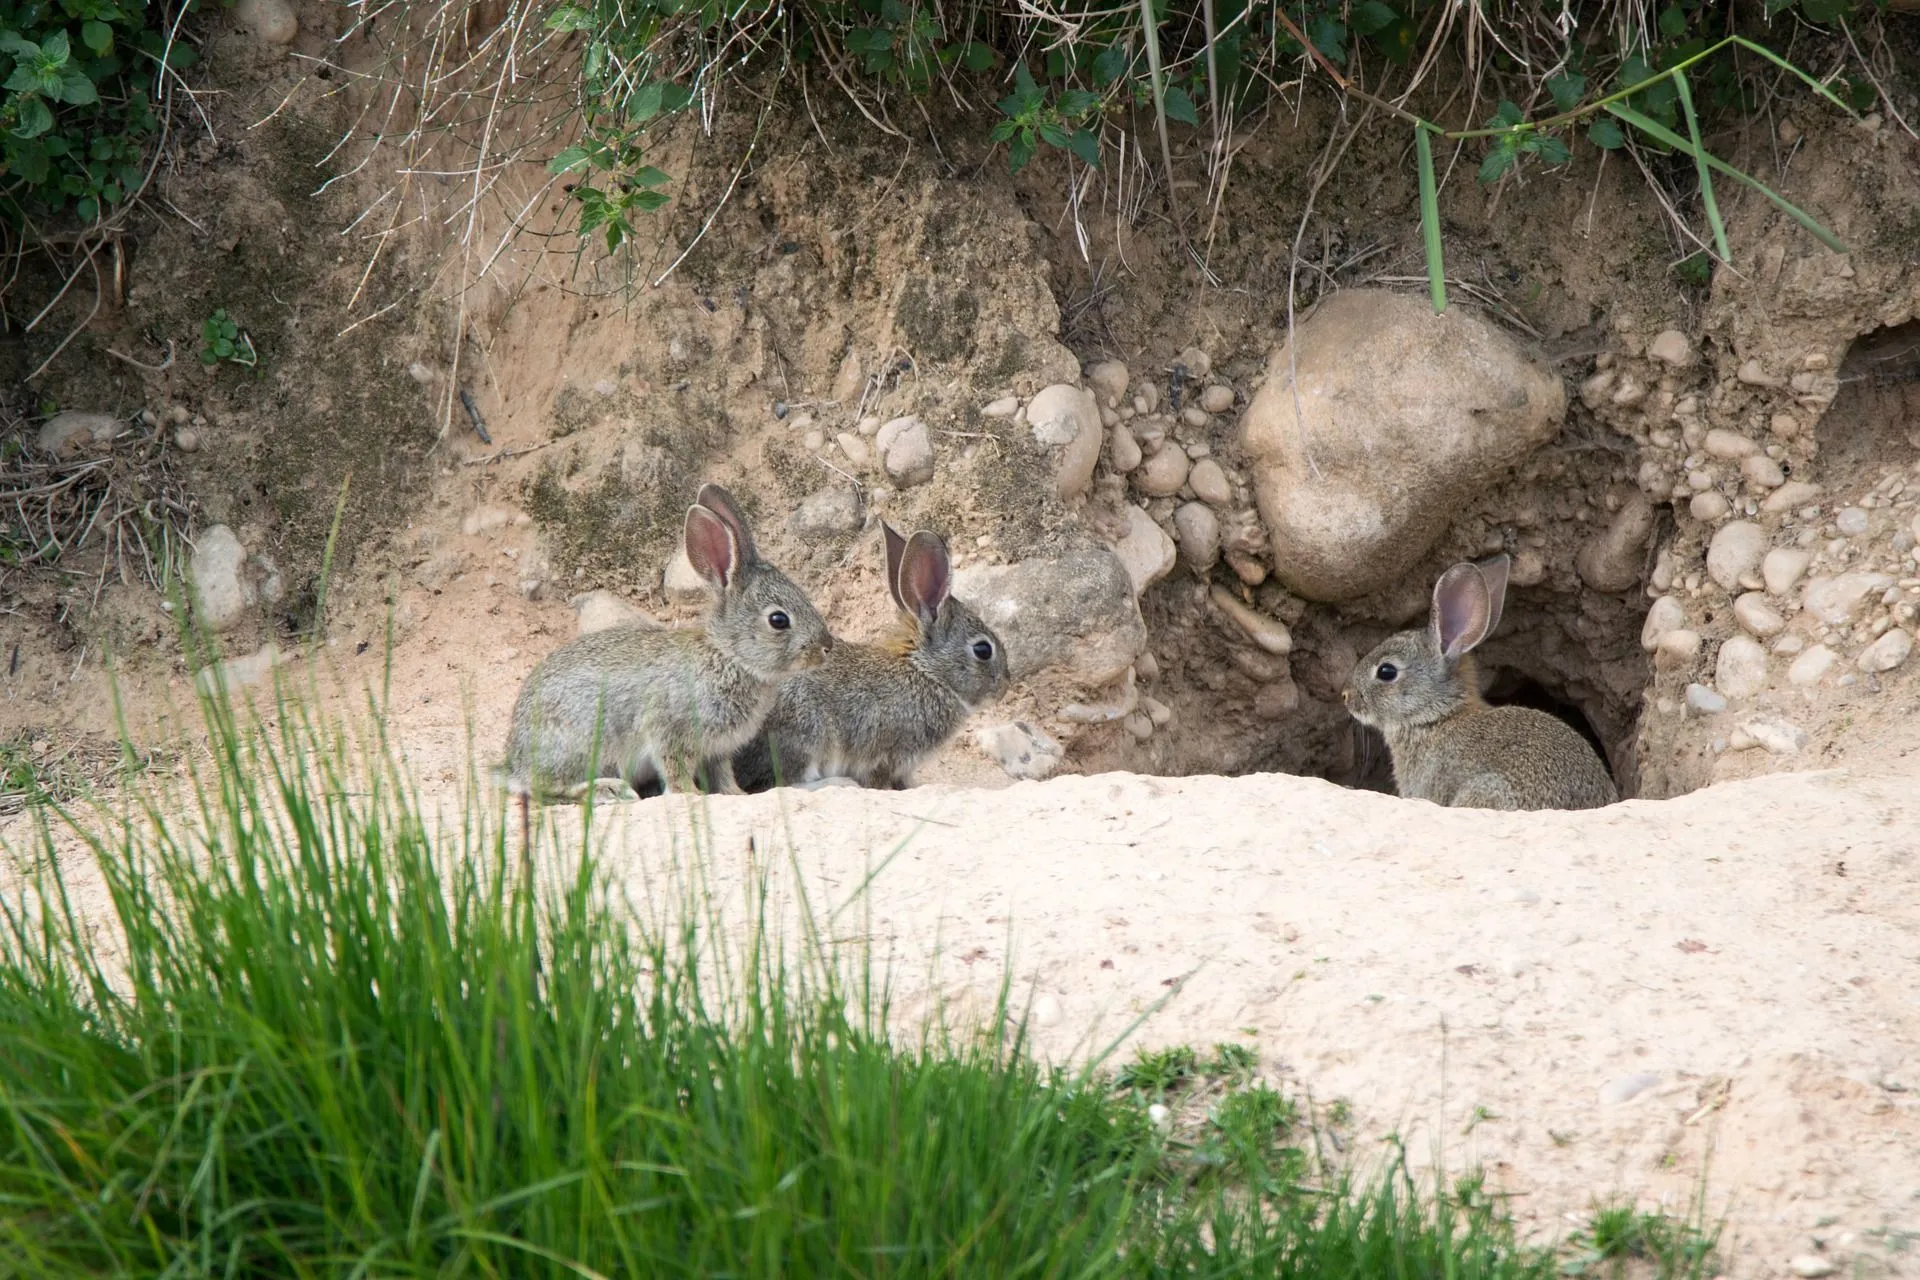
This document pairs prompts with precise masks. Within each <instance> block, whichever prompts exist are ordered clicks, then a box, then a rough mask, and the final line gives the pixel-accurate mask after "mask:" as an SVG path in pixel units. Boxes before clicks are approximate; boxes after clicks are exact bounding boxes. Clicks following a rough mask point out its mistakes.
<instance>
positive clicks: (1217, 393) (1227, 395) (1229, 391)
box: [1200, 382, 1233, 413]
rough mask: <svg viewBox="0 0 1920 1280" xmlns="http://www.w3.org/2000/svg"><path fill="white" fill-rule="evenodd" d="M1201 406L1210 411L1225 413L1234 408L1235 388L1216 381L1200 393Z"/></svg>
mask: <svg viewBox="0 0 1920 1280" xmlns="http://www.w3.org/2000/svg"><path fill="white" fill-rule="evenodd" d="M1200 407H1201V408H1202V409H1205V410H1206V411H1207V412H1208V413H1225V412H1226V411H1227V410H1229V409H1231V408H1233V388H1232V387H1230V386H1228V385H1227V384H1226V383H1224V382H1216V383H1214V384H1213V385H1212V386H1210V387H1208V388H1207V389H1206V390H1205V391H1202V392H1201V393H1200Z"/></svg>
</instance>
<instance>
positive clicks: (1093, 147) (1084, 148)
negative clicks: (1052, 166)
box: [1067, 129, 1100, 169]
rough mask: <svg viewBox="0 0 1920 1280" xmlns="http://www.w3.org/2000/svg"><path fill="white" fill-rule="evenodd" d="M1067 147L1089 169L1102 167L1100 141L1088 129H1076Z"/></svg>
mask: <svg viewBox="0 0 1920 1280" xmlns="http://www.w3.org/2000/svg"><path fill="white" fill-rule="evenodd" d="M1067 146H1068V147H1069V148H1070V149H1071V150H1072V151H1073V154H1075V155H1077V156H1079V157H1080V159H1081V160H1083V161H1084V162H1085V163H1086V165H1087V167H1088V168H1089V169H1098V168H1099V167H1100V139H1098V138H1096V137H1094V136H1093V133H1092V131H1090V130H1087V129H1075V130H1074V131H1073V136H1072V137H1070V138H1068V139H1067Z"/></svg>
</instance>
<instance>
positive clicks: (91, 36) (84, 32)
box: [80, 22, 113, 54]
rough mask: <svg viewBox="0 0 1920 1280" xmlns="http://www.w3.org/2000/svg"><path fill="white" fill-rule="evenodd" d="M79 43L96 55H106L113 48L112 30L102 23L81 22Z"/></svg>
mask: <svg viewBox="0 0 1920 1280" xmlns="http://www.w3.org/2000/svg"><path fill="white" fill-rule="evenodd" d="M80 41H81V43H82V44H84V45H86V46H87V48H89V49H91V50H93V51H94V52H95V53H97V54H103V53H106V52H107V51H108V50H109V49H111V48H113V28H112V27H110V26H108V25H107V24H106V23H104V22H83V23H81V24H80Z"/></svg>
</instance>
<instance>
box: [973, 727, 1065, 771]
mask: <svg viewBox="0 0 1920 1280" xmlns="http://www.w3.org/2000/svg"><path fill="white" fill-rule="evenodd" d="M973 741H974V745H975V746H977V747H979V748H980V750H981V751H982V752H984V753H985V754H986V756H987V758H988V759H990V760H993V761H994V762H996V763H997V764H999V766H1000V767H1001V768H1002V769H1004V770H1005V771H1006V773H1007V776H1008V777H1010V778H1026V779H1037V778H1044V777H1046V776H1047V775H1048V774H1050V773H1052V772H1053V771H1054V770H1055V769H1057V768H1059V766H1060V761H1061V760H1063V759H1065V757H1066V752H1065V751H1064V750H1062V749H1061V746H1060V744H1059V743H1058V742H1055V741H1054V740H1053V739H1052V738H1051V737H1049V736H1048V735H1047V733H1046V731H1045V730H1043V729H1038V728H1035V727H1034V726H1033V725H1031V724H1028V723H1027V722H1026V721H1025V720H1014V721H1011V722H1009V723H1007V724H999V725H993V726H990V727H988V728H985V729H981V730H979V731H978V732H977V733H975V734H974V735H973Z"/></svg>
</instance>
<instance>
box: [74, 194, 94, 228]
mask: <svg viewBox="0 0 1920 1280" xmlns="http://www.w3.org/2000/svg"><path fill="white" fill-rule="evenodd" d="M73 212H74V216H75V217H77V218H79V219H80V221H82V222H92V221H93V220H94V219H95V218H97V217H99V216H100V201H99V200H98V199H96V198H95V197H93V196H85V197H82V198H81V200H80V201H79V202H78V203H76V204H75V205H74V206H73Z"/></svg>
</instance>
